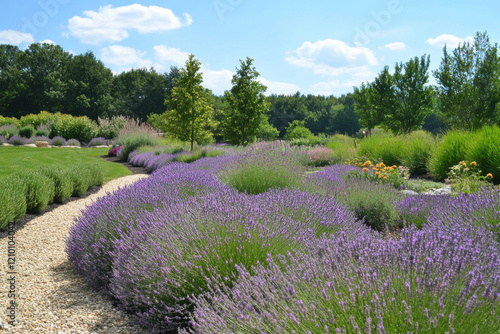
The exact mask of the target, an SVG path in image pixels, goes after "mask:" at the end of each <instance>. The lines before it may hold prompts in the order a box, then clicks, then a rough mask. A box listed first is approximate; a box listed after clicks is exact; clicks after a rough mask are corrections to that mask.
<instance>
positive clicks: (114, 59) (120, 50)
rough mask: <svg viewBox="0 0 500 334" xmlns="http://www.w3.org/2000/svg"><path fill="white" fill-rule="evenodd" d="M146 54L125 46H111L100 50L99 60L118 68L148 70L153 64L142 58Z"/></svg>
mask: <svg viewBox="0 0 500 334" xmlns="http://www.w3.org/2000/svg"><path fill="white" fill-rule="evenodd" d="M146 53H147V52H145V51H140V50H136V49H134V48H129V47H126V46H120V45H111V46H108V47H106V48H103V49H101V60H102V61H103V62H104V63H106V64H112V65H115V66H120V67H125V66H127V67H134V68H149V67H151V66H153V63H152V61H151V60H149V59H144V58H143V57H144V56H145V55H146Z"/></svg>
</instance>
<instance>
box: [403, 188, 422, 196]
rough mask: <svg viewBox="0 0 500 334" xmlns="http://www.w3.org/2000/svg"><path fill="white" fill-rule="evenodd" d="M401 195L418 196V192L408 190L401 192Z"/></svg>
mask: <svg viewBox="0 0 500 334" xmlns="http://www.w3.org/2000/svg"><path fill="white" fill-rule="evenodd" d="M401 193H402V194H405V195H410V196H417V195H418V193H417V192H416V191H413V190H408V189H405V190H401Z"/></svg>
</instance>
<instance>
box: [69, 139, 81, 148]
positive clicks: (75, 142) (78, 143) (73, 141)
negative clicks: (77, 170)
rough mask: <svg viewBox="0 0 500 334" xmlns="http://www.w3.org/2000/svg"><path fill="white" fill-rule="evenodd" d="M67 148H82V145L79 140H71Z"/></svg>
mask: <svg viewBox="0 0 500 334" xmlns="http://www.w3.org/2000/svg"><path fill="white" fill-rule="evenodd" d="M66 146H79V147H80V146H82V144H81V143H80V142H79V141H78V140H77V139H69V140H68V141H67V142H66Z"/></svg>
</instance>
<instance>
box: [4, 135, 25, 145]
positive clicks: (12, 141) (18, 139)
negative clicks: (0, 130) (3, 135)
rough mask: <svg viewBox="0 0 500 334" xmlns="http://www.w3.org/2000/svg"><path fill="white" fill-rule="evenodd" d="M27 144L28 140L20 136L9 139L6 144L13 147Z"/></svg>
mask: <svg viewBox="0 0 500 334" xmlns="http://www.w3.org/2000/svg"><path fill="white" fill-rule="evenodd" d="M27 142H28V139H26V138H24V137H21V136H18V135H15V136H12V137H10V138H9V140H8V141H7V143H8V144H11V145H15V146H22V145H26V143H27Z"/></svg>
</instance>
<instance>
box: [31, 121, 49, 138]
mask: <svg viewBox="0 0 500 334" xmlns="http://www.w3.org/2000/svg"><path fill="white" fill-rule="evenodd" d="M35 135H36V136H45V137H48V136H49V135H50V129H49V126H48V125H46V124H43V125H40V126H39V127H38V128H37V129H36V132H35Z"/></svg>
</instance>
